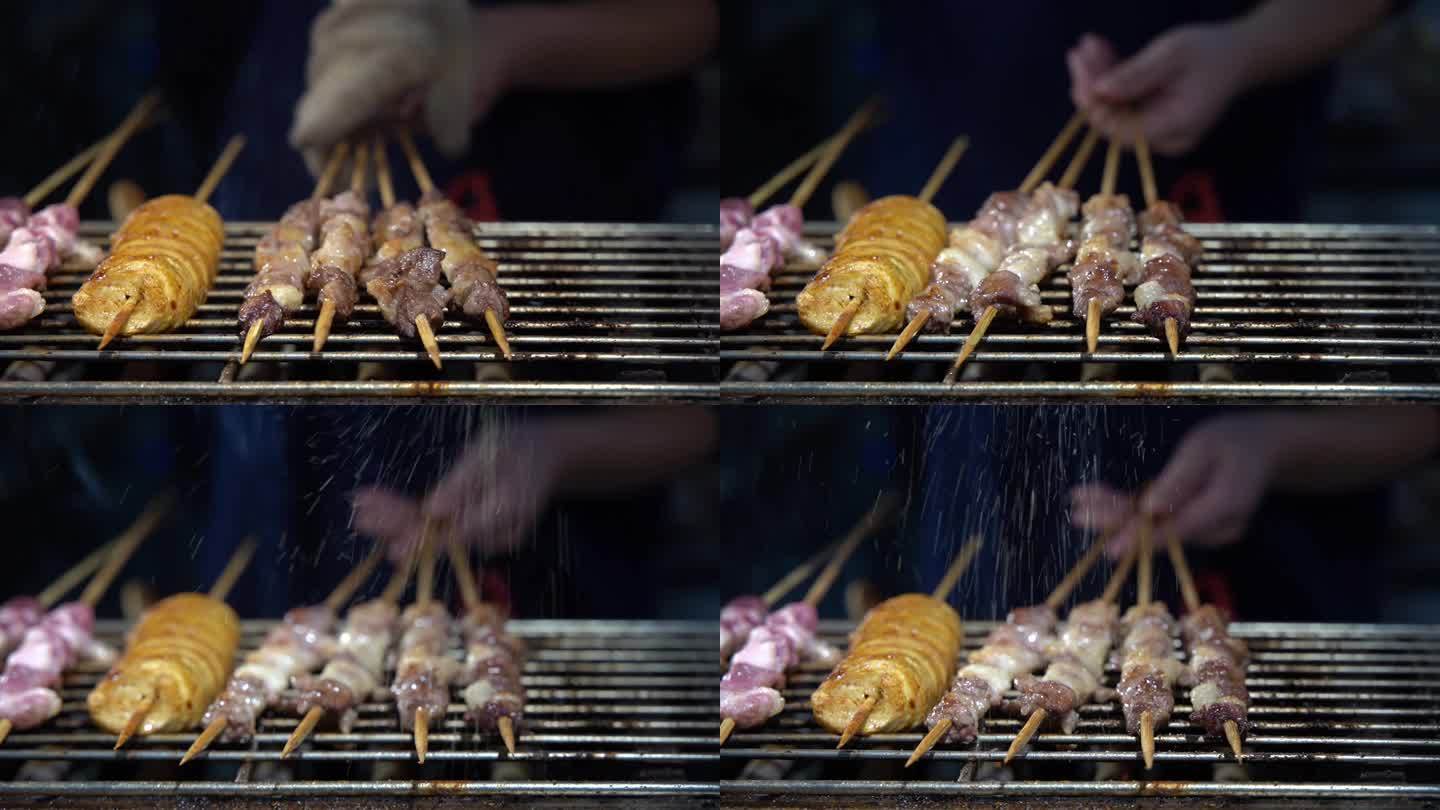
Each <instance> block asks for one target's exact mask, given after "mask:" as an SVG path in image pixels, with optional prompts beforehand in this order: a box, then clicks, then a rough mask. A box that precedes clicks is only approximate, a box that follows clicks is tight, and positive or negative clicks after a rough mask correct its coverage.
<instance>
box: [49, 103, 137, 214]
mask: <svg viewBox="0 0 1440 810" xmlns="http://www.w3.org/2000/svg"><path fill="white" fill-rule="evenodd" d="M154 120H155V119H154V117H153V116H149V115H147V116H145V118H144V120H142V121H141V122H140V124H139V126H138V127H136V130H135V131H136V132H139V131H140V130H142V129H144V128H145V127H147V126H149V125H150V124H151V123H153V122H154ZM110 138H111V136H110V135H106V136H105V137H103V138H101V139H100V140H98V141H96V142H95V143H92V144H90V146H89V147H88V148H87V149H86V150H85V151H84V152H81V153H80V154H78V155H76V156H75V157H73V158H70V160H68V161H66V162H65V165H64V166H61V167H60V168H58V169H56V170H55V171H53V172H51V173H50V175H49V176H48V177H46V178H45V179H44V180H41V181H40V182H39V183H36V184H35V187H34V188H32V189H30V191H28V192H26V194H25V197H24V200H25V204H26V205H27V206H29V207H31V208H34V207H35V206H37V205H39V204H40V201H41V200H43V199H45V198H46V197H49V196H50V194H51V193H52V192H54V191H55V189H57V188H59V187H61V186H63V185H65V183H66V182H67V181H69V180H70V178H72V177H74V176H75V174H76V173H77V172H79V171H80V170H82V169H84V168H85V167H86V166H88V165H90V161H92V160H94V159H95V157H96V156H97V155H99V154H100V150H101V149H104V148H105V144H106V143H108V142H109V141H110Z"/></svg>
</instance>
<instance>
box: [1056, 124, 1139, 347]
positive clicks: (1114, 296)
mask: <svg viewBox="0 0 1440 810" xmlns="http://www.w3.org/2000/svg"><path fill="white" fill-rule="evenodd" d="M1119 163H1120V144H1119V142H1118V141H1111V142H1110V144H1109V147H1108V148H1107V149H1106V151H1105V174H1104V179H1103V180H1102V181H1101V184H1100V193H1098V194H1096V195H1095V196H1093V197H1091V198H1090V199H1088V200H1086V201H1085V205H1084V207H1083V208H1082V211H1083V213H1084V224H1083V225H1082V226H1081V228H1080V249H1079V250H1078V251H1077V252H1076V254H1075V264H1074V265H1073V266H1072V267H1071V268H1070V295H1071V300H1072V302H1073V306H1072V312H1073V313H1074V315H1075V317H1077V318H1082V319H1084V321H1085V350H1086V351H1087V352H1089V353H1090V354H1094V353H1095V348H1096V346H1097V345H1098V343H1099V340H1100V322H1101V319H1102V318H1103V317H1104V316H1105V315H1108V314H1110V313H1112V312H1114V311H1115V308H1116V307H1118V306H1120V303H1121V302H1122V301H1124V300H1125V285H1127V284H1132V285H1133V284H1136V283H1138V282H1139V281H1140V271H1141V266H1140V257H1139V256H1138V255H1136V254H1135V253H1134V252H1132V251H1131V250H1130V243H1131V241H1132V240H1134V238H1135V212H1134V211H1133V210H1131V208H1130V198H1129V197H1126V196H1125V195H1124V194H1118V195H1117V194H1116V193H1115V173H1116V170H1117V167H1118V165H1119Z"/></svg>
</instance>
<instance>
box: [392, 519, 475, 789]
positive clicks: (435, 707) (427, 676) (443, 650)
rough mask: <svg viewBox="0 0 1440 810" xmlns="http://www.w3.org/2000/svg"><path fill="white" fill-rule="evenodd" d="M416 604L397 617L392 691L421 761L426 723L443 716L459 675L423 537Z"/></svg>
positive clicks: (429, 546)
mask: <svg viewBox="0 0 1440 810" xmlns="http://www.w3.org/2000/svg"><path fill="white" fill-rule="evenodd" d="M416 577H417V578H416V585H415V603H414V604H412V605H411V606H410V607H408V608H406V609H405V612H404V613H403V614H402V615H401V617H400V626H401V628H402V630H401V635H400V643H399V646H398V648H397V649H398V650H399V655H398V660H397V661H396V663H395V680H394V681H393V682H391V684H390V693H391V694H392V695H394V696H395V710H396V712H398V714H399V719H400V728H401V730H402V731H410V732H412V733H413V734H414V738H415V757H416V759H417V760H419V762H420V763H421V764H424V763H425V755H426V753H427V752H428V751H429V750H430V721H431V719H432V718H437V717H438V718H444V716H445V710H446V708H447V707H449V705H450V685H451V684H452V683H454V682H455V679H456V678H457V677H458V676H459V675H460V663H459V662H458V661H456V660H455V659H453V658H451V657H450V656H449V655H448V650H449V646H450V633H451V631H452V630H453V629H454V619H453V618H452V617H451V616H450V611H448V610H446V608H445V604H444V603H443V602H437V601H435V600H434V599H433V598H432V597H433V592H434V580H435V543H434V540H433V539H432V538H429V537H427V538H426V539H425V540H424V541H423V542H422V543H421V546H420V564H419V568H418V569H417V574H416Z"/></svg>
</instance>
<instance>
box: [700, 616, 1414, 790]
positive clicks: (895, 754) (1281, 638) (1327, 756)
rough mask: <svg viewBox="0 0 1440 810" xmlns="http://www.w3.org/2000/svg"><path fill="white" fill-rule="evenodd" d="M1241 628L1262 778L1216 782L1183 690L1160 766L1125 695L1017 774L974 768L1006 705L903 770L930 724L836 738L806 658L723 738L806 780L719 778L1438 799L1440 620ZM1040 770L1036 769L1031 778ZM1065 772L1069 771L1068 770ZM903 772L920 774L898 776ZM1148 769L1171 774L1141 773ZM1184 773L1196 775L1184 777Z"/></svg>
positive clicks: (808, 786) (970, 626)
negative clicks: (760, 710) (1100, 769)
mask: <svg viewBox="0 0 1440 810" xmlns="http://www.w3.org/2000/svg"><path fill="white" fill-rule="evenodd" d="M994 626H995V625H994V623H993V622H976V623H967V626H966V641H965V652H966V653H968V652H970V651H972V650H974V649H977V648H978V647H979V646H980V645H981V644H982V643H983V640H984V637H985V635H986V634H987V633H988V632H989V631H990V630H991V629H992V628H993V627H994ZM851 629H852V626H851V625H849V624H847V623H843V622H822V624H821V635H822V636H823V637H824V638H826V639H827V640H829V641H831V642H832V643H840V644H843V643H844V639H845V636H846V634H847V633H848V632H849V631H850V630H851ZM1232 629H1233V630H1234V632H1235V634H1236V635H1237V636H1239V637H1241V638H1244V639H1246V640H1247V642H1248V643H1249V644H1250V648H1251V651H1252V656H1253V663H1252V664H1251V666H1250V668H1249V671H1248V672H1247V679H1246V682H1247V686H1248V687H1249V689H1250V695H1251V711H1250V717H1251V720H1252V722H1253V728H1252V731H1251V734H1250V735H1249V736H1248V737H1247V738H1246V742H1245V747H1246V751H1245V760H1244V763H1245V773H1246V775H1247V776H1248V778H1249V779H1251V780H1253V781H1238V782H1233V783H1231V782H1228V781H1219V780H1216V779H1214V778H1213V776H1214V775H1218V774H1213V773H1212V771H1209V770H1207V769H1213V768H1215V767H1219V766H1227V767H1228V766H1229V765H1230V764H1231V763H1233V762H1234V758H1233V756H1231V754H1230V751H1229V749H1228V747H1227V746H1226V745H1225V744H1224V742H1223V741H1217V740H1213V739H1206V738H1205V737H1204V736H1203V733H1202V731H1201V729H1200V728H1198V727H1197V726H1195V725H1194V724H1192V723H1190V722H1189V712H1190V705H1189V701H1188V692H1187V690H1185V689H1184V688H1181V689H1180V690H1179V692H1178V694H1177V701H1176V707H1175V715H1174V719H1173V720H1172V721H1171V724H1170V725H1169V726H1168V727H1167V728H1165V729H1163V730H1162V731H1161V733H1160V734H1158V735H1157V736H1156V766H1155V770H1154V771H1153V772H1148V773H1147V772H1143V771H1142V770H1141V769H1140V767H1139V766H1138V764H1137V763H1138V761H1139V758H1140V753H1139V750H1138V743H1137V741H1136V739H1135V738H1134V737H1132V736H1131V735H1129V734H1127V733H1126V732H1125V730H1124V720H1123V716H1122V715H1121V712H1120V708H1119V706H1118V704H1114V703H1111V704H1093V703H1092V704H1090V705H1087V706H1084V707H1082V709H1081V718H1080V722H1079V723H1078V725H1077V727H1076V729H1075V731H1074V732H1073V733H1069V734H1062V733H1041V734H1039V735H1037V737H1036V738H1035V741H1033V742H1032V743H1031V746H1030V748H1029V750H1028V751H1027V753H1025V754H1024V755H1023V756H1022V758H1021V759H1019V760H1017V764H1016V765H1015V766H1014V775H1013V777H1012V776H1010V775H1009V772H1008V771H1003V770H1001V771H997V772H996V773H995V774H989V773H988V772H987V773H986V774H982V775H981V776H980V777H979V778H977V777H976V769H977V768H985V769H995V768H998V767H999V765H1000V763H1001V762H1002V761H1003V759H1004V755H1005V750H1006V748H1007V747H1008V746H1009V743H1010V741H1011V739H1012V738H1013V737H1014V734H1015V733H1016V732H1017V731H1018V730H1019V727H1020V724H1021V723H1020V719H1019V718H1016V717H1013V716H1009V715H1006V714H1004V713H1003V712H1000V711H999V710H997V711H995V712H992V715H991V717H989V718H987V720H986V722H985V726H984V728H983V729H982V732H983V733H982V734H980V735H979V738H978V740H977V741H976V742H975V743H972V744H968V745H965V744H962V745H945V744H941V745H939V746H937V747H936V748H935V749H933V750H932V751H931V753H930V754H929V755H928V757H927V759H926V760H925V761H924V762H922V763H921V764H920V765H918V766H916V767H915V768H912V769H911V770H908V771H906V770H902V769H901V768H900V765H901V764H903V763H904V761H905V760H906V759H907V758H908V757H909V756H910V752H911V751H912V750H913V749H914V747H915V745H916V744H917V743H919V741H920V738H921V737H922V736H923V729H922V730H917V731H914V732H908V733H903V734H879V735H874V736H871V737H865V738H857V739H856V740H855V741H854V742H852V743H851V745H850V746H849V747H848V748H847V749H845V750H838V751H837V750H835V735H834V734H831V733H828V732H826V731H824V730H823V729H820V728H819V727H818V726H817V725H816V724H815V723H814V721H813V718H812V717H811V716H810V704H809V697H810V693H811V692H813V690H814V689H815V687H816V686H817V685H818V684H819V683H820V681H821V680H822V679H823V678H824V676H825V674H826V673H825V672H823V671H819V670H813V669H810V670H802V671H800V672H797V673H794V675H793V677H791V678H790V679H789V683H788V684H787V688H786V689H785V690H783V694H784V695H785V698H786V707H785V711H784V712H782V713H781V714H780V715H779V716H778V717H775V718H773V719H772V720H771V722H770V723H768V724H766V725H765V726H763V727H761V728H759V729H756V730H754V731H751V732H746V731H736V732H735V734H734V736H732V737H731V739H730V742H729V743H728V744H727V745H726V747H725V748H723V749H721V757H722V759H723V760H725V761H727V762H735V763H739V762H743V761H750V760H763V761H767V762H774V763H776V764H777V765H779V764H781V763H790V764H791V765H793V766H804V767H803V769H802V770H800V771H799V772H800V773H801V774H803V778H796V779H788V780H776V779H773V778H771V777H770V776H766V777H765V778H763V779H758V780H755V779H746V778H739V779H735V778H730V779H729V781H722V783H721V791H722V795H724V796H725V797H726V801H727V804H728V803H730V800H731V799H732V798H734V799H735V800H736V803H737V805H739V806H748V805H749V804H751V803H758V802H762V801H764V800H767V799H771V798H773V797H775V796H794V797H801V796H812V797H818V796H824V797H829V798H830V799H832V800H833V802H834V804H836V805H850V804H854V805H862V804H866V803H883V801H890V802H895V801H898V800H899V799H898V798H897V797H911V798H921V797H926V796H953V797H956V798H961V799H971V798H981V797H988V798H991V799H997V800H1014V801H1017V802H1018V801H1022V800H1024V799H1027V798H1033V797H1036V796H1053V797H1087V798H1093V799H1102V798H1105V797H1114V796H1130V797H1136V796H1169V797H1176V798H1235V799H1238V798H1246V799H1256V800H1261V799H1270V800H1299V799H1312V800H1323V799H1331V798H1338V797H1352V798H1362V799H1370V800H1382V799H1393V798H1416V797H1424V798H1437V797H1440V736H1437V732H1440V627H1431V626H1416V625H1394V626H1385V625H1324V624H1303V625H1301V624H1294V625H1291V624H1284V623H1261V624H1246V623H1237V624H1236V625H1234V626H1233V628H1232ZM1118 677H1119V673H1118V672H1117V671H1115V670H1114V669H1113V668H1111V669H1110V671H1109V672H1108V673H1107V677H1106V681H1107V683H1108V684H1110V685H1112V686H1113V685H1114V683H1115V681H1116V680H1117V679H1118ZM1015 696H1016V695H1015V693H1013V692H1012V693H1011V694H1010V697H1012V698H1013V697H1015ZM962 765H963V766H964V767H963V768H962V770H961V780H960V781H959V782H955V781H949V780H948V779H947V780H944V781H927V780H933V779H934V777H935V773H936V772H937V771H940V772H947V771H948V772H950V773H951V776H950V779H953V778H954V777H953V770H954V768H955V767H957V766H962ZM861 766H866V767H868V768H871V769H875V768H879V769H880V770H876V771H873V772H872V771H867V773H869V774H870V775H871V776H873V777H875V779H873V780H862V779H857V778H855V777H856V768H859V767H861ZM1096 766H1104V767H1106V768H1109V769H1111V772H1110V775H1109V776H1108V777H1105V776H1097V775H1095V774H1094V773H1092V772H1093V771H1094V769H1095V767H1096ZM1032 772H1033V774H1034V775H1035V776H1036V777H1038V778H1037V779H1026V778H1025V775H1026V774H1028V773H1032ZM1127 772H1128V774H1129V776H1128V777H1127ZM1067 773H1068V774H1070V777H1069V778H1067V779H1066V780H1064V781H1058V780H1057V779H1056V777H1057V776H1060V775H1061V774H1067ZM902 774H903V776H905V777H909V778H911V779H916V780H919V781H904V782H899V781H889V780H890V779H891V778H896V779H898V778H900V777H901V776H902ZM1206 774H1212V777H1211V778H1207V776H1206ZM735 775H736V774H734V773H733V772H732V773H731V776H732V777H733V776H735ZM1141 775H1143V776H1146V777H1150V776H1153V777H1154V778H1155V779H1156V780H1164V781H1138V782H1137V781H1130V778H1133V777H1134V776H1141ZM1177 776H1181V777H1186V778H1188V779H1190V780H1193V781H1175V778H1176V777H1177ZM997 777H998V779H997ZM1011 779H1014V780H1015V781H1011ZM876 780H878V781H876ZM1401 783H1404V784H1401ZM807 806H808V805H807Z"/></svg>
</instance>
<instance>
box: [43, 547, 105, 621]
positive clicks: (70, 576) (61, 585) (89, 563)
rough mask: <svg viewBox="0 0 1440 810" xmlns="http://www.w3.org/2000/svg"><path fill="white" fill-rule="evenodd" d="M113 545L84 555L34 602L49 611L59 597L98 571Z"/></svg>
mask: <svg viewBox="0 0 1440 810" xmlns="http://www.w3.org/2000/svg"><path fill="white" fill-rule="evenodd" d="M115 544H116V541H115V540H111V541H109V542H107V543H106V544H105V545H103V546H101V547H99V548H97V549H95V550H94V551H92V552H90V553H89V554H86V555H85V557H84V558H83V559H81V560H80V562H77V563H75V564H74V565H72V566H70V568H69V569H67V570H66V571H64V572H63V573H61V574H60V576H58V577H56V578H55V581H54V582H52V583H50V584H49V585H47V586H46V587H45V590H43V591H41V592H40V593H39V594H37V595H36V596H35V601H37V602H39V603H40V606H41V607H44V608H46V609H49V608H50V607H51V606H52V605H54V604H55V603H56V602H58V601H60V597H62V596H64V595H65V594H67V593H69V592H70V590H71V589H72V588H74V587H75V586H76V585H79V584H80V583H81V581H83V580H84V579H85V578H86V577H88V576H90V575H91V574H93V573H95V572H96V571H98V570H99V569H100V566H101V565H103V564H104V563H105V560H106V559H107V558H109V556H110V553H111V552H112V551H114V550H115Z"/></svg>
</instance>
